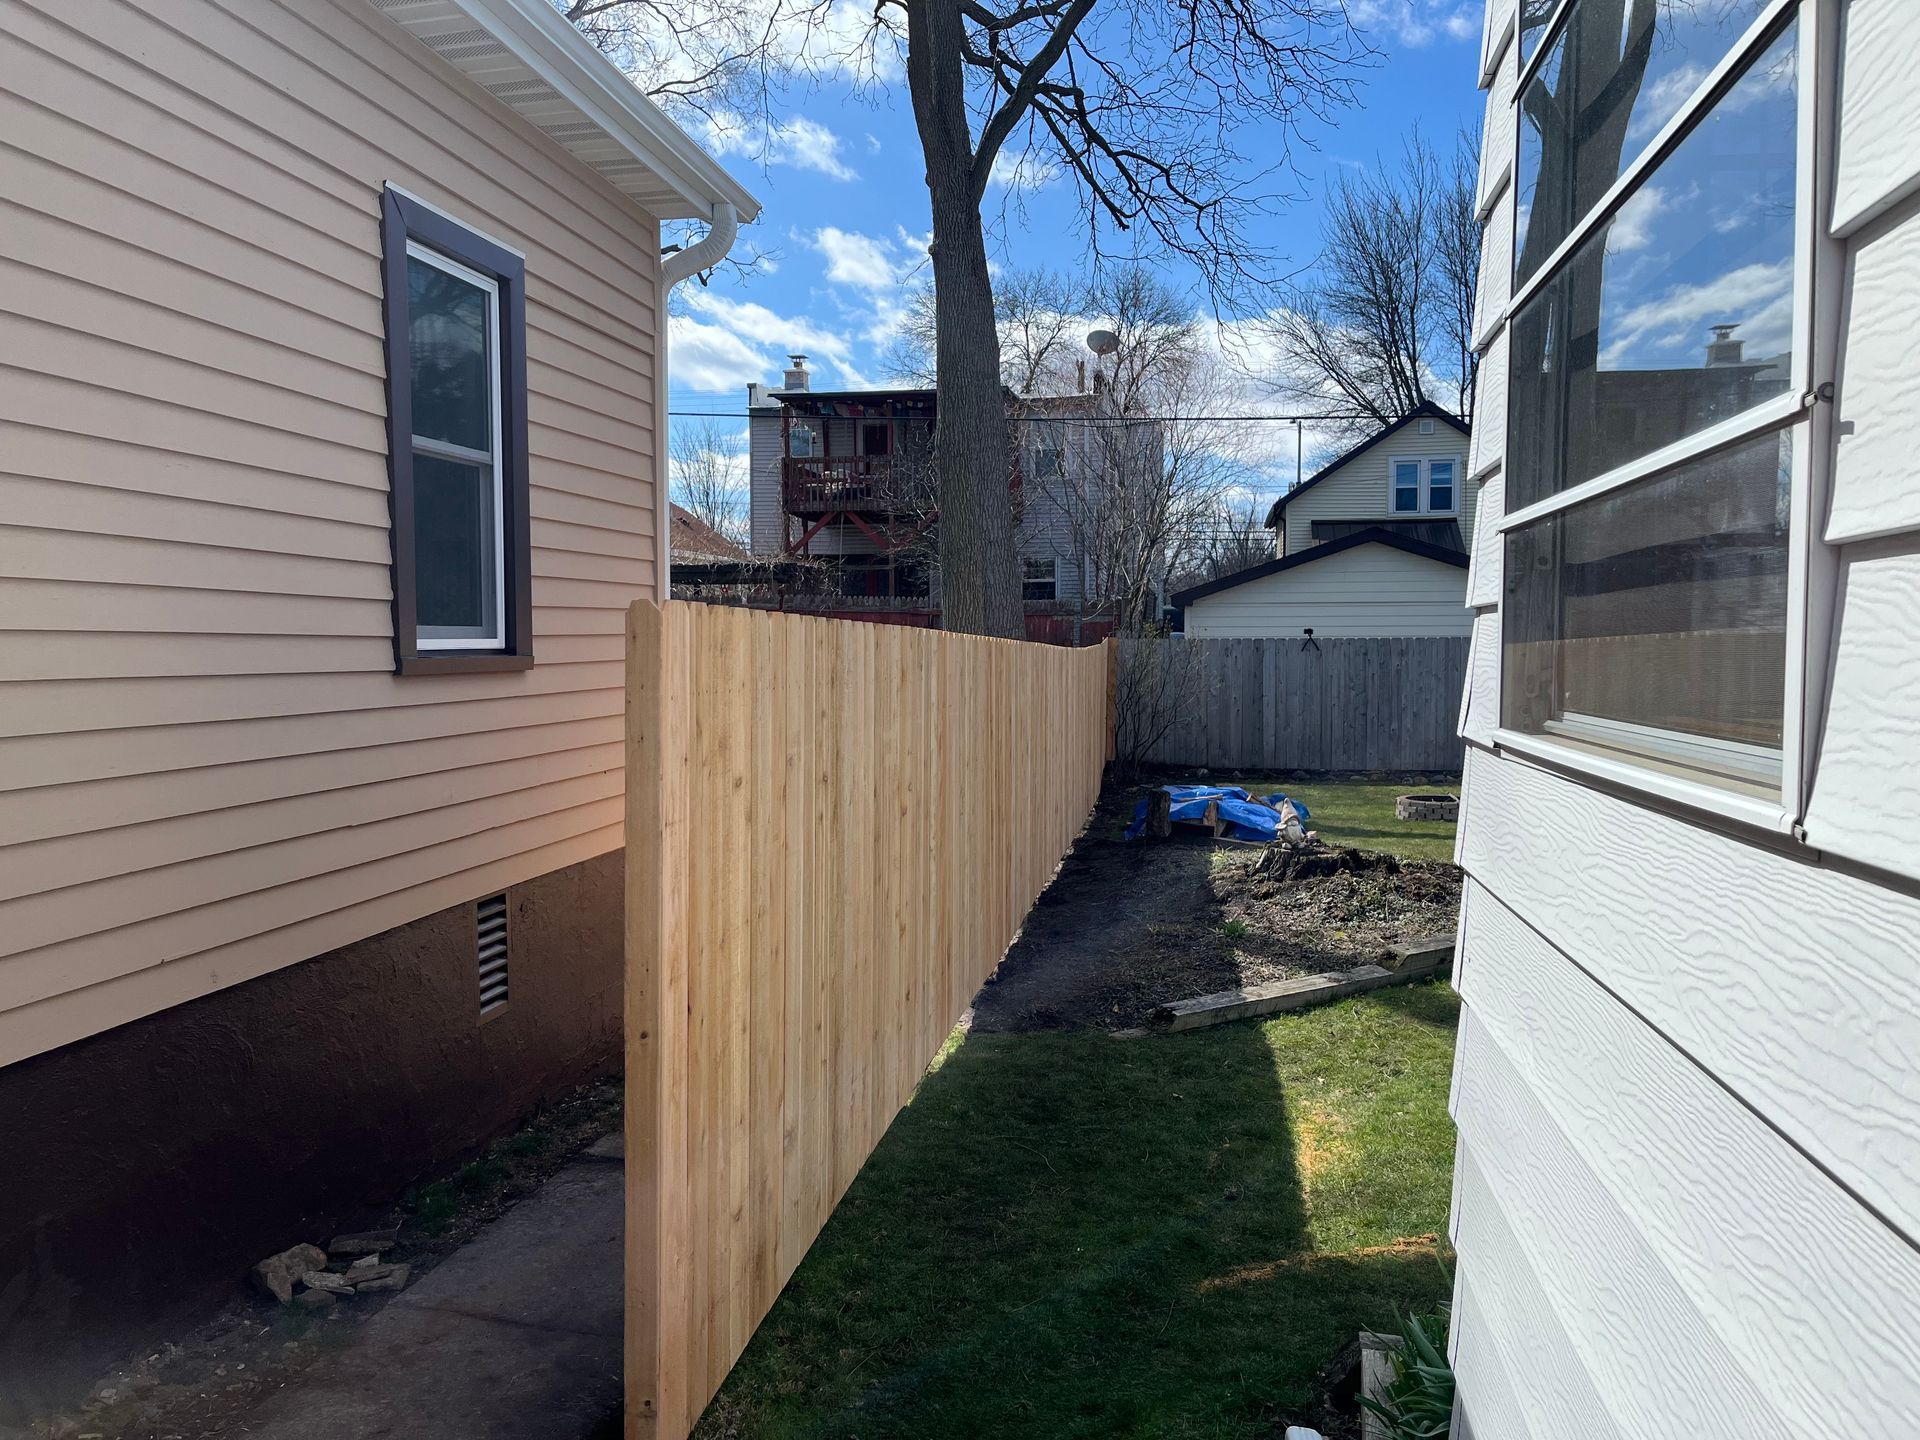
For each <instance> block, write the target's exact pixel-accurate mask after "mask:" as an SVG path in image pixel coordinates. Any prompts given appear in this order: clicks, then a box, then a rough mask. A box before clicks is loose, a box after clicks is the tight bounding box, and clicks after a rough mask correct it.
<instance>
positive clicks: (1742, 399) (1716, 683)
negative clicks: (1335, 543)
mask: <svg viewBox="0 0 1920 1440" xmlns="http://www.w3.org/2000/svg"><path fill="white" fill-rule="evenodd" d="M1653 8H1654V7H1648V12H1649V13H1648V15H1647V17H1646V19H1645V21H1644V23H1643V24H1642V23H1638V22H1636V23H1635V24H1634V25H1632V26H1630V27H1629V29H1628V30H1627V31H1626V32H1624V33H1623V32H1621V30H1620V25H1619V21H1618V15H1619V10H1618V7H1613V8H1612V9H1611V10H1609V9H1608V7H1606V6H1604V5H1596V4H1593V3H1582V0H1575V3H1573V4H1572V6H1571V7H1570V8H1569V9H1568V10H1567V12H1566V19H1565V23H1564V24H1563V25H1562V26H1561V27H1560V29H1559V31H1558V32H1557V33H1556V34H1555V35H1554V36H1553V37H1552V39H1551V43H1550V44H1548V45H1547V46H1546V48H1545V49H1544V51H1543V53H1542V59H1541V63H1540V65H1539V67H1538V70H1537V73H1536V74H1535V76H1534V77H1533V78H1532V80H1531V81H1530V82H1529V83H1528V84H1527V86H1526V88H1525V90H1524V92H1523V93H1524V99H1523V102H1522V104H1521V106H1520V129H1521V131H1522V140H1521V154H1520V164H1519V169H1518V175H1519V195H1518V199H1519V203H1520V206H1521V209H1520V215H1519V220H1518V239H1517V241H1516V244H1517V247H1518V254H1517V257H1516V269H1517V271H1518V273H1519V274H1520V275H1521V276H1522V277H1523V283H1522V284H1521V286H1520V288H1519V290H1518V292H1517V300H1518V308H1517V309H1516V311H1515V314H1514V320H1513V329H1512V345H1511V351H1510V354H1511V360H1510V364H1511V369H1510V372H1509V387H1510V389H1509V395H1510V405H1509V417H1508V427H1509V428H1508V446H1507V455H1506V467H1507V468H1506V475H1505V493H1506V503H1507V517H1506V519H1505V520H1504V521H1503V522H1502V525H1501V528H1502V530H1503V532H1504V540H1505V559H1506V568H1505V577H1506V597H1505V599H1504V601H1503V603H1502V616H1503V621H1502V624H1503V629H1504V641H1503V646H1502V662H1501V725H1502V729H1503V730H1504V731H1505V732H1506V733H1507V734H1508V735H1509V736H1512V737H1521V736H1533V737H1541V738H1544V739H1546V740H1549V741H1552V742H1556V744H1557V746H1558V747H1559V748H1558V750H1557V751H1556V753H1557V755H1558V756H1559V757H1560V758H1569V759H1570V760H1571V762H1572V763H1576V764H1578V763H1588V764H1593V765H1595V766H1596V767H1597V768H1602V769H1606V768H1608V767H1624V773H1625V774H1627V775H1629V776H1631V775H1633V774H1635V773H1636V772H1638V773H1639V774H1641V775H1642V776H1643V777H1645V778H1643V780H1642V783H1647V784H1651V785H1654V786H1655V787H1656V788H1667V789H1670V790H1672V789H1677V788H1678V787H1702V793H1704V794H1705V795H1706V796H1707V797H1708V799H1709V800H1711V797H1712V796H1714V795H1715V794H1716V793H1719V794H1722V795H1724V794H1727V793H1732V794H1735V795H1740V796H1745V797H1748V798H1754V799H1760V800H1765V801H1777V800H1779V799H1780V798H1782V796H1783V793H1784V790H1785V787H1786V784H1787V779H1788V777H1787V776H1786V774H1785V771H1784V768H1783V755H1784V754H1786V753H1788V752H1789V751H1790V749H1791V746H1792V738H1791V734H1790V731H1791V727H1792V724H1793V721H1792V718H1791V716H1790V713H1789V710H1788V704H1787V699H1788V697H1787V643H1786V642H1787V627H1788V616H1789V614H1790V612H1791V611H1792V608H1793V607H1792V606H1791V604H1790V591H1791V588H1792V585H1793V583H1794V581H1793V579H1792V576H1791V573H1790V572H1791V571H1792V569H1793V564H1792V552H1791V549H1790V541H1791V540H1792V536H1791V534H1790V530H1791V523H1790V522H1791V517H1792V514H1793V511H1794V502H1795V495H1796V491H1795V486H1796V484H1800V483H1804V470H1805V466H1806V463H1807V462H1806V456H1805V452H1806V450H1807V445H1806V442H1805V436H1804V432H1803V429H1802V427H1801V425H1800V423H1799V422H1801V421H1802V420H1803V419H1804V415H1805V411H1804V410H1803V408H1802V407H1801V406H1800V404H1799V403H1798V399H1797V397H1798V396H1799V395H1800V394H1802V393H1804V392H1805V391H1806V390H1807V389H1809V388H1810V377H1809V373H1808V370H1809V367H1808V364H1807V356H1806V346H1805V343H1804V339H1803V338H1802V337H1803V335H1804V333H1805V327H1806V325H1807V323H1808V321H1809V319H1810V311H1811V303H1812V302H1811V298H1810V285H1809V281H1808V278H1807V273H1806V272H1807V270H1808V266H1807V264H1806V260H1807V256H1806V254H1805V247H1806V245H1807V244H1808V241H1807V240H1806V238H1805V236H1804V233H1803V232H1804V231H1805V229H1806V226H1805V224H1804V223H1803V222H1804V220H1805V217H1806V216H1807V215H1808V214H1809V213H1810V210H1811V204H1810V199H1809V196H1810V189H1811V178H1810V177H1809V176H1807V175H1806V174H1805V173H1803V168H1804V167H1801V166H1799V165H1798V163H1797V160H1798V155H1799V153H1800V138H1801V137H1800V135H1799V116H1800V104H1799V100H1800V91H1801V88H1802V78H1801V75H1800V68H1801V63H1802V58H1803V57H1802V55H1801V51H1800V47H1799V44H1798V22H1797V17H1796V16H1795V15H1794V14H1793V11H1792V8H1791V7H1789V8H1788V12H1787V14H1786V15H1785V16H1784V17H1783V23H1781V24H1778V25H1775V26H1772V27H1771V28H1760V27H1757V26H1756V27H1753V28H1751V29H1747V30H1746V31H1745V33H1744V36H1743V35H1742V28H1743V25H1744V24H1745V22H1748V21H1752V20H1753V19H1754V18H1755V17H1756V16H1757V14H1758V13H1759V12H1760V11H1761V10H1763V9H1765V8H1767V7H1765V6H1763V5H1762V4H1761V3H1759V0H1734V3H1728V4H1723V5H1717V6H1700V7H1693V8H1694V9H1697V10H1699V11H1700V12H1701V13H1700V14H1699V15H1697V16H1696V15H1693V14H1690V13H1689V14H1685V15H1681V16H1679V17H1678V18H1677V19H1676V20H1675V21H1674V23H1673V24H1671V25H1669V24H1667V23H1665V21H1664V20H1662V21H1658V22H1656V20H1655V18H1654V16H1653V14H1652V9H1653ZM1682 8H1683V9H1685V8H1686V7H1682ZM1662 13H1663V14H1664V11H1663V12H1662ZM1772 13H1774V14H1778V13H1779V11H1778V9H1777V8H1776V9H1774V10H1773V11H1772ZM1609 15H1611V16H1612V17H1614V18H1613V19H1612V20H1608V18H1607V17H1608V16H1609ZM1723 60H1724V61H1725V62H1726V63H1724V64H1722V63H1721V62H1722V61H1723ZM1716 66H1718V67H1719V68H1718V69H1717V70H1716V69H1715V67H1716ZM1656 132H1661V133H1663V134H1664V135H1665V137H1666V138H1663V139H1662V140H1660V141H1659V143H1657V144H1655V143H1653V141H1654V137H1655V134H1656ZM1623 177H1624V178H1623ZM1796 476H1800V477H1801V478H1800V479H1796ZM1650 772H1651V773H1650ZM1655 774H1657V775H1658V776H1659V777H1662V778H1659V779H1657V780H1656V779H1654V778H1652V777H1653V775H1655ZM1685 793H1687V794H1689V795H1690V796H1691V795H1692V794H1693V793H1694V792H1693V791H1692V790H1687V791H1686V792H1685ZM1702 803H1707V802H1706V801H1703V802H1702ZM1713 803H1719V804H1722V805H1726V804H1730V803H1731V802H1726V801H1719V802H1713ZM1743 813H1744V812H1743ZM1752 813H1756V814H1757V813H1759V812H1757V811H1756V812H1752Z"/></svg>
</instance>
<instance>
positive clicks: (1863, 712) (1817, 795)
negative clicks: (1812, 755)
mask: <svg viewBox="0 0 1920 1440" xmlns="http://www.w3.org/2000/svg"><path fill="white" fill-rule="evenodd" d="M1914 539H1915V537H1913V536H1906V537H1903V538H1902V539H1900V540H1898V541H1880V542H1875V543H1873V544H1870V545H1865V546H1852V547H1849V548H1848V549H1847V550H1846V551H1844V552H1843V554H1842V561H1841V585H1840V610H1839V623H1838V624H1837V625H1836V627H1835V631H1834V636H1835V643H1834V648H1833V669H1832V671H1831V673H1830V675H1829V689H1828V694H1827V708H1826V715H1825V727H1824V731H1823V734H1822V738H1821V744H1820V768H1819V770H1818V771H1817V772H1816V773H1815V775H1814V779H1813V793H1812V796H1811V798H1810V800H1809V802H1808V805H1807V818H1806V829H1807V843H1808V844H1810V845H1815V846H1818V847H1819V848H1821V849H1822V850H1829V851H1832V852H1833V853H1834V854H1836V855H1844V856H1846V857H1847V858H1848V859H1850V860H1856V861H1858V862H1860V863H1861V864H1863V865H1871V866H1874V867H1875V868H1877V869H1881V870H1890V871H1893V872H1894V873H1895V874H1899V875H1904V876H1906V877H1907V878H1908V879H1909V880H1920V770H1917V769H1916V768H1915V766H1914V764H1913V763H1912V762H1913V760H1914V758H1915V757H1920V628H1916V627H1915V624H1914V614H1915V605H1916V603H1920V553H1916V552H1915V551H1914V550H1913V549H1911V548H1910V547H1911V546H1912V544H1913V541H1914ZM1895 545H1897V546H1899V547H1900V549H1899V550H1894V549H1893V548H1892V547H1893V546H1895ZM1896 757H1898V758H1897V759H1896ZM1909 943H1910V945H1913V944H1916V943H1920V942H1913V941H1910V942H1909Z"/></svg>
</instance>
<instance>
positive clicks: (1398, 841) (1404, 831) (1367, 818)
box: [1209, 775, 1460, 860]
mask: <svg viewBox="0 0 1920 1440" xmlns="http://www.w3.org/2000/svg"><path fill="white" fill-rule="evenodd" d="M1209 783H1212V784H1217V785H1238V786H1240V787H1242V788H1243V789H1246V790H1249V791H1252V792H1253V793H1255V794H1258V795H1269V794H1271V793H1273V792H1274V791H1275V790H1281V791H1285V792H1286V793H1287V794H1288V795H1292V796H1295V797H1297V798H1298V799H1299V800H1300V801H1301V803H1303V804H1304V805H1305V806H1306V807H1307V809H1309V810H1311V811H1312V812H1313V819H1312V822H1311V823H1312V828H1313V829H1315V830H1318V831H1319V832H1320V838H1321V839H1322V840H1325V841H1327V842H1328V843H1330V844H1334V845H1354V846H1359V847H1361V848H1363V849H1367V850H1390V851H1392V852H1393V853H1394V854H1395V855H1398V856H1399V857H1400V858H1401V859H1403V860H1451V859H1453V832H1454V829H1455V827H1454V823H1453V822H1452V821H1451V820H1399V819H1395V818H1394V813H1393V802H1394V801H1395V800H1398V799H1399V798H1400V797H1401V796H1402V795H1412V794H1414V793H1416V792H1426V791H1432V792H1435V793H1439V792H1445V793H1446V794H1449V795H1458V794H1459V793H1460V781H1459V780H1458V779H1457V778H1455V779H1450V780H1445V781H1441V782H1439V783H1437V784H1422V783H1413V782H1408V781H1404V780H1402V781H1396V782H1394V783H1391V784H1385V785H1380V784H1374V783H1372V782H1370V781H1362V780H1275V779H1273V778H1271V777H1267V776H1260V775H1225V776H1221V777H1219V778H1217V779H1213V780H1211V781H1210V782H1209Z"/></svg>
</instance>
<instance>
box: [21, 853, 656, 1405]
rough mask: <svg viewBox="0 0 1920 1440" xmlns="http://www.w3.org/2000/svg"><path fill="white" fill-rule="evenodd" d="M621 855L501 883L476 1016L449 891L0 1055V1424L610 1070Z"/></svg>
mask: <svg viewBox="0 0 1920 1440" xmlns="http://www.w3.org/2000/svg"><path fill="white" fill-rule="evenodd" d="M621 876H622V871H621V856H620V853H619V852H617V851H616V852H614V853H612V854H608V855H602V856H600V857H598V858H596V859H592V860H588V861H585V862H583V863H581V864H577V865H572V866H569V867H568V868H566V869H564V870H560V871H557V872H555V873H553V874H550V875H545V876H542V877H540V878H538V879H536V880H532V881H530V882H528V883H526V884H522V885H516V886H514V887H512V888H511V889H510V890H509V891H508V892H507V895H508V905H509V917H510V918H509V926H510V936H511V941H510V943H511V952H510V953H511V964H510V970H509V978H510V984H511V998H510V999H509V1001H508V1003H507V1005H506V1006H505V1008H504V1009H501V1010H497V1011H495V1012H494V1013H493V1014H492V1015H490V1016H489V1017H488V1018H487V1019H486V1020H485V1021H484V1022H483V1021H481V1020H480V1018H479V1013H478V1009H479V992H478V983H477V980H476V976H475V966H476V955H475V939H474V914H473V906H472V905H471V904H462V905H459V906H455V907H453V908H451V909H447V910H443V911H440V912H439V913H437V914H434V915H430V916H427V917H426V918H425V919H421V920H417V921H414V922H413V923H411V924H408V925H403V926H401V927H399V928H398V929H395V930H390V931H388V932H386V933H385V934H382V935H377V936H374V937H373V938H371V939H368V940H363V941H361V942H359V943H357V944H354V945H350V946H347V947H345V948H343V949H340V950H335V951H333V952H332V953H330V954H326V955H322V956H318V957H316V958H314V959H312V960H309V961H307V962H306V963H304V964H300V965H294V966H290V967H288V968H285V969H281V970H276V971H274V972H273V973H271V974H269V975H265V976H262V977H260V978H258V979H255V980H251V981H248V982H247V983H245V984H242V985H236V986H233V987H231V988H228V989H224V990H221V991H219V992H217V993H215V994H212V995H209V996H206V997H204V998H202V999H199V1000H194V1001H191V1002H189V1003H187V1004H184V1005H179V1006H175V1007H173V1008H172V1009H170V1010H166V1011H164V1012H162V1013H160V1014H158V1015H152V1016H148V1017H146V1018H144V1019H141V1020H136V1021H133V1022H132V1023H130V1024H127V1025H122V1026H120V1027H118V1028H116V1029H113V1030H109V1031H107V1032H106V1033H105V1034H102V1035H96V1036H93V1037H90V1038H88V1039H85V1040H81V1041H78V1042H76V1043H74V1044H72V1045H68V1046H65V1047H63V1048H61V1049H58V1050H54V1051H50V1052H48V1053H46V1054H42V1055H38V1056H35V1057H33V1058H32V1059H29V1060H24V1061H21V1062H20V1063H18V1064H15V1065H11V1066H8V1067H6V1068H5V1069H0V1116H4V1117H5V1119H4V1127H5V1145H4V1148H5V1153H6V1155H7V1156H8V1157H9V1159H8V1161H7V1163H6V1165H5V1171H4V1181H3V1182H0V1426H5V1425H7V1424H9V1423H17V1422H18V1421H19V1420H20V1418H21V1416H22V1412H23V1411H24V1410H27V1409H30V1408H32V1407H34V1406H36V1405H38V1404H44V1403H46V1402H47V1401H49V1400H50V1399H52V1398H55V1397H58V1396H60V1395H62V1394H63V1393H67V1392H70V1391H71V1390H72V1389H74V1388H75V1387H77V1386H82V1385H85V1384H87V1383H89V1382H90V1381H91V1380H92V1379H95V1378H97V1377H98V1374H99V1373H100V1371H101V1370H102V1368H103V1367H104V1366H105V1365H106V1364H109V1363H111V1362H112V1361H114V1360H115V1359H116V1358H118V1357H120V1356H123V1355H125V1354H126V1353H128V1352H130V1351H131V1349H132V1348H133V1347H135V1346H140V1345H145V1344H148V1343H157V1341H158V1340H159V1339H160V1338H164V1337H166V1336H168V1335H170V1334H171V1333H172V1331H171V1328H170V1327H171V1326H172V1325H175V1324H178V1323H181V1321H182V1319H183V1317H194V1316H198V1315H201V1314H203V1313H204V1312H205V1311H206V1310H207V1309H208V1308H209V1307H210V1306H212V1305H214V1304H217V1303H218V1302H219V1301H220V1300H221V1299H222V1298H223V1297H225V1296H227V1295H230V1294H232V1293H234V1292H235V1291H237V1290H238V1289H239V1288H241V1286H242V1284H243V1282H244V1280H245V1276H246V1272H247V1270H248V1268H249V1267H250V1266H251V1265H252V1264H253V1262H255V1261H256V1260H259V1259H260V1258H262V1257H263V1256H265V1255H268V1254H271V1253H273V1252H275V1251H278V1250H281V1249H284V1248H285V1247H286V1246H289V1245H292V1244H294V1243H296V1242H298V1241H303V1240H305V1241H318V1242H319V1243H322V1244H324V1243H325V1242H326V1240H327V1238H328V1237H329V1236H330V1235H331V1234H333V1233H336V1231H338V1230H340V1229H347V1228H352V1227H353V1226H354V1225H356V1224H359V1223H362V1222H363V1221H366V1220H370V1219H372V1218H373V1217H374V1212H377V1211H379V1210H380V1209H382V1208H384V1207H385V1206H386V1205H387V1204H389V1203H390V1202H391V1201H392V1200H393V1199H394V1198H395V1197H396V1196H397V1195H398V1194H399V1193H400V1192H402V1191H403V1190H404V1189H405V1188H406V1187H407V1186H408V1185H410V1184H413V1183H415V1182H418V1181H421V1180H424V1179H428V1178H432V1177H433V1176H435V1175H436V1174H438V1173H442V1172H444V1171H445V1170H447V1169H449V1168H450V1167H451V1166H452V1165H453V1164H454V1163H455V1162H457V1161H459V1160H460V1159H462V1158H464V1157H466V1156H468V1155H469V1154H471V1153H472V1152H473V1151H474V1150H475V1149H476V1148H477V1147H479V1146H480V1145H482V1144H484V1143H485V1142H486V1141H488V1140H490V1139H492V1138H493V1137H495V1136H497V1135H499V1134H500V1133H502V1132H503V1131H505V1130H507V1129H509V1128H511V1127H512V1126H513V1125H514V1123H515V1122H516V1121H517V1120H519V1119H520V1118H521V1117H523V1116H525V1115H526V1114H528V1113H529V1112H530V1111H532V1110H533V1109H534V1108H535V1107H537V1106H538V1105H540V1104H541V1103H542V1102H545V1101H550V1100H553V1099H555V1098H557V1097H558V1096H560V1095H561V1094H563V1093H565V1092H566V1091H567V1090H569V1089H570V1088H572V1087H573V1086H576V1085H578V1084H579V1083H581V1082H583V1081H586V1080H590V1079H593V1078H595V1077H598V1076H604V1075H610V1074H614V1073H617V1071H618V1068H619V1064H620V1036H621V1020H620V1005H621V959H620V956H621ZM25 1157H31V1159H30V1162H27V1163H23V1161H24V1160H25Z"/></svg>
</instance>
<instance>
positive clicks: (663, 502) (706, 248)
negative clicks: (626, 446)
mask: <svg viewBox="0 0 1920 1440" xmlns="http://www.w3.org/2000/svg"><path fill="white" fill-rule="evenodd" d="M739 233H740V216H739V214H738V212H737V211H735V209H734V208H733V206H732V205H731V204H730V203H729V202H727V201H725V200H716V201H715V202H714V205H713V227H712V228H711V229H709V230H708V231H707V233H706V234H705V235H703V236H701V237H700V238H699V239H698V240H696V241H695V242H694V243H693V244H691V245H689V246H687V248H686V249H684V250H676V251H674V252H673V254H671V255H669V256H667V258H666V259H665V260H663V261H661V262H660V308H659V310H658V311H657V314H658V315H659V320H660V334H659V337H658V339H657V340H656V341H655V344H654V362H653V424H654V438H653V451H654V460H653V483H654V498H655V501H656V505H655V513H656V519H655V525H654V528H655V530H656V531H658V534H657V535H656V536H655V540H656V541H657V543H658V552H657V554H656V557H655V561H656V564H657V565H658V566H659V569H658V570H657V571H656V573H657V574H658V575H659V577H660V580H659V583H658V585H657V587H656V588H657V589H658V591H659V596H658V598H659V599H661V600H665V599H667V598H669V597H670V596H671V595H672V594H673V500H672V493H671V490H672V487H671V483H670V479H671V477H670V475H669V471H670V470H671V468H672V467H671V464H670V461H669V459H668V454H667V436H668V435H669V434H670V433H671V431H672V427H673V422H672V420H671V419H669V418H668V415H667V363H668V358H669V357H668V349H669V347H668V344H667V301H668V299H669V298H670V297H671V295H672V292H673V287H674V286H676V285H678V284H679V283H680V282H681V281H682V280H685V279H686V278H687V277H688V276H690V275H697V274H699V273H700V271H702V270H708V269H711V268H712V267H713V266H715V265H718V264H719V263H720V262H721V260H723V259H725V258H726V254H727V251H729V250H731V249H732V248H733V241H734V237H735V236H736V235H738V234H739Z"/></svg>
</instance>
